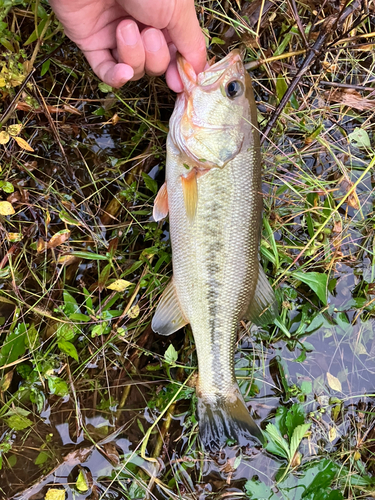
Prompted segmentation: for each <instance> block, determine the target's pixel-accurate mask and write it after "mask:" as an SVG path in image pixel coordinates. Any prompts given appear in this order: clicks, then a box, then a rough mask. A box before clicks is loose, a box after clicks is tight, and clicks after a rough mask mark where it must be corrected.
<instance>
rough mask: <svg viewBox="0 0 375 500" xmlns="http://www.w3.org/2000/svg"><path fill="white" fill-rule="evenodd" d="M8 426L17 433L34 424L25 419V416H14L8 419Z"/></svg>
mask: <svg viewBox="0 0 375 500" xmlns="http://www.w3.org/2000/svg"><path fill="white" fill-rule="evenodd" d="M6 423H7V425H8V426H9V427H10V428H11V429H14V430H15V431H22V430H23V429H27V428H28V427H30V426H31V425H33V422H32V421H31V420H30V419H29V418H27V417H25V416H24V415H20V414H19V413H18V414H14V415H12V416H11V417H9V418H7V419H6Z"/></svg>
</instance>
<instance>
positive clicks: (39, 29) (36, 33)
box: [23, 17, 48, 47]
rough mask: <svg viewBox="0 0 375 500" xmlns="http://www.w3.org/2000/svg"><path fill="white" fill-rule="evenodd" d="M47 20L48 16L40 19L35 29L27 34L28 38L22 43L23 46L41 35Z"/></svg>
mask: <svg viewBox="0 0 375 500" xmlns="http://www.w3.org/2000/svg"><path fill="white" fill-rule="evenodd" d="M47 21H48V17H45V18H44V19H42V20H41V22H40V23H39V25H38V27H37V29H36V30H34V31H33V32H32V33H31V35H30V36H29V38H28V39H27V40H26V42H25V43H24V44H23V45H24V47H25V46H26V45H30V43H33V42H35V41H36V40H37V38H38V37H39V36H40V35H41V33H42V31H43V29H44V26H45V25H46V22H47Z"/></svg>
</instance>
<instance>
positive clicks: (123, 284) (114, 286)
mask: <svg viewBox="0 0 375 500" xmlns="http://www.w3.org/2000/svg"><path fill="white" fill-rule="evenodd" d="M132 284H133V283H131V282H130V281H126V280H116V281H114V282H113V283H111V284H110V285H108V286H107V287H106V288H108V290H114V291H115V292H123V291H124V290H126V289H127V288H128V287H129V286H130V285H132Z"/></svg>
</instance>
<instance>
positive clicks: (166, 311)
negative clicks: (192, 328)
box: [151, 279, 188, 335]
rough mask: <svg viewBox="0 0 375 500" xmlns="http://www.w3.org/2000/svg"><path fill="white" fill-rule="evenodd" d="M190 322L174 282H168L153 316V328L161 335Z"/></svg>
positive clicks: (172, 331)
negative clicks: (181, 304)
mask: <svg viewBox="0 0 375 500" xmlns="http://www.w3.org/2000/svg"><path fill="white" fill-rule="evenodd" d="M187 323H188V321H187V320H186V318H185V317H184V315H183V313H182V310H181V306H180V303H179V300H178V297H177V294H176V289H175V287H174V284H173V279H172V280H171V282H170V283H169V284H168V286H167V287H166V289H165V290H164V293H163V295H162V296H161V299H160V302H159V304H158V306H157V308H156V312H155V315H154V317H153V318H152V322H151V328H152V329H153V330H154V332H156V333H159V334H160V335H171V334H172V333H174V332H176V331H177V330H179V329H180V328H182V327H183V326H185V325H186V324H187Z"/></svg>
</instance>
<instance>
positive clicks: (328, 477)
mask: <svg viewBox="0 0 375 500" xmlns="http://www.w3.org/2000/svg"><path fill="white" fill-rule="evenodd" d="M338 471H339V468H338V466H337V465H336V464H335V463H334V462H331V461H330V460H327V459H323V460H321V461H320V462H318V464H314V467H311V468H310V469H309V470H308V473H309V474H306V478H307V477H308V476H310V477H311V482H310V484H309V486H308V487H307V488H306V489H305V491H304V492H303V493H302V495H301V499H302V498H306V500H328V499H329V497H328V496H326V497H325V498H324V497H323V495H322V494H323V492H325V491H326V492H327V493H328V491H327V489H328V488H329V487H330V486H331V483H332V481H333V480H334V479H335V477H336V475H337V474H338ZM329 500H332V499H329Z"/></svg>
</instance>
